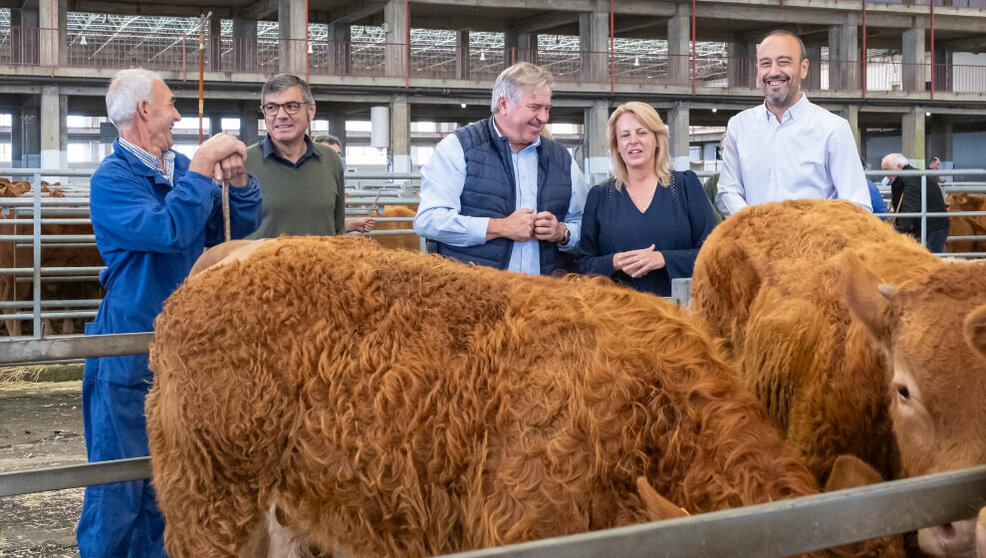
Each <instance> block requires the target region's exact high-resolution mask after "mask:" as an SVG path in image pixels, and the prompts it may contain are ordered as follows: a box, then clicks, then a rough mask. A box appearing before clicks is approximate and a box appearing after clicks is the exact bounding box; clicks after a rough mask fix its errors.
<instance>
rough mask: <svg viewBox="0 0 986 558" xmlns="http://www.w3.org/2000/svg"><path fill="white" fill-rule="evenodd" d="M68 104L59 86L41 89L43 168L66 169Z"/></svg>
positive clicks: (46, 86)
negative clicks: (60, 92) (60, 93)
mask: <svg viewBox="0 0 986 558" xmlns="http://www.w3.org/2000/svg"><path fill="white" fill-rule="evenodd" d="M67 114H68V103H67V101H66V98H65V96H64V95H59V90H58V86H57V85H45V86H44V87H42V88H41V167H42V168H46V169H60V168H65V167H66V165H67V163H68V161H67V157H66V150H67V147H68V126H67V125H66V119H67Z"/></svg>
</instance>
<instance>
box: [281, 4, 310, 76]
mask: <svg viewBox="0 0 986 558" xmlns="http://www.w3.org/2000/svg"><path fill="white" fill-rule="evenodd" d="M306 6H307V2H294V1H292V0H278V2H277V18H278V21H279V26H278V31H279V38H280V47H281V48H280V59H279V68H278V69H279V70H280V71H281V72H282V73H288V74H295V75H299V76H302V77H304V76H305V74H306V73H307V70H308V45H307V44H306V43H305V37H306V33H305V32H306V30H307V27H308V12H307V11H306V10H305V8H306Z"/></svg>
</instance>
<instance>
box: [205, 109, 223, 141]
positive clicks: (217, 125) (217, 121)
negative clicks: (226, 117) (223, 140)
mask: <svg viewBox="0 0 986 558" xmlns="http://www.w3.org/2000/svg"><path fill="white" fill-rule="evenodd" d="M207 116H208V117H209V137H210V138H211V137H212V136H214V135H216V134H218V133H221V132H222V131H223V115H221V114H216V113H212V114H209V115H207Z"/></svg>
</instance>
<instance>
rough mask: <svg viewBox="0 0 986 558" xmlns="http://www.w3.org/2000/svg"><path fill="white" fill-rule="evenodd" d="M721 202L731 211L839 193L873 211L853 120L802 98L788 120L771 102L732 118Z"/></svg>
mask: <svg viewBox="0 0 986 558" xmlns="http://www.w3.org/2000/svg"><path fill="white" fill-rule="evenodd" d="M722 160H723V168H722V174H721V175H720V177H719V192H718V194H717V195H716V205H717V206H718V207H719V209H720V210H721V211H722V212H723V214H724V215H727V216H728V215H732V214H733V213H736V212H737V211H739V210H741V209H743V208H744V207H746V206H747V205H756V204H761V203H767V202H773V201H782V200H796V199H805V198H824V199H831V198H840V199H844V200H849V201H851V202H854V203H856V204H858V205H861V206H863V207H865V208H866V209H869V210H871V211H872V207H871V206H870V193H869V189H868V188H867V186H866V176H865V175H864V174H863V165H862V163H860V161H859V153H858V152H857V150H856V140H855V139H854V138H853V135H852V130H851V129H850V128H849V123H848V122H847V121H846V120H845V119H844V118H840V117H839V116H836V115H834V114H832V113H831V112H829V111H827V110H825V109H823V108H821V107H819V106H816V105H814V104H812V103H810V102H809V101H808V97H807V96H805V95H804V94H803V93H802V95H801V99H800V100H798V102H797V103H795V104H794V106H792V107H791V108H789V109H788V110H787V112H785V113H784V117H783V120H782V121H781V122H778V121H777V118H776V117H775V116H774V115H773V114H772V113H771V112H770V111H769V110H767V106H766V104H761V105H760V106H757V107H754V108H751V109H747V110H744V111H743V112H741V113H739V114H737V115H736V116H734V117H732V118H730V119H729V125H728V127H727V128H726V137H725V139H724V140H723V155H722Z"/></svg>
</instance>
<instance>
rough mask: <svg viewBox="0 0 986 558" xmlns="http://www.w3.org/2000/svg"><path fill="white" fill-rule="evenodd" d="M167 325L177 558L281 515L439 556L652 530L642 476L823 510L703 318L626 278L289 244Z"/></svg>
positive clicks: (160, 409) (702, 492)
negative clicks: (701, 323) (625, 528)
mask: <svg viewBox="0 0 986 558" xmlns="http://www.w3.org/2000/svg"><path fill="white" fill-rule="evenodd" d="M155 326H156V327H155V339H156V341H155V343H154V345H153V347H152V350H151V367H152V369H153V370H154V372H155V377H154V386H153V389H152V390H151V392H150V394H149V396H148V399H147V421H148V432H149V437H150V450H151V460H152V467H153V482H154V486H155V488H156V490H157V495H158V499H159V503H160V507H161V510H162V512H163V513H164V516H165V518H166V529H165V540H166V546H167V550H168V553H169V555H171V556H175V557H181V556H195V557H209V556H231V555H234V554H236V553H237V552H239V551H241V550H242V549H243V547H244V546H245V545H247V544H248V541H249V540H251V536H252V535H251V533H252V532H253V531H254V530H255V529H256V528H257V526H258V525H262V524H263V517H264V514H265V512H266V511H267V510H268V509H271V508H272V507H273V508H274V509H276V517H277V519H278V521H279V522H280V523H281V524H283V525H287V526H288V527H290V528H291V529H293V530H294V531H295V532H301V533H305V534H306V536H307V537H308V539H309V541H310V542H312V543H313V544H315V545H317V546H319V547H320V548H322V549H326V550H332V551H339V552H343V553H345V554H346V555H351V556H370V555H381V556H423V555H427V554H440V553H447V552H452V551H459V550H464V549H472V548H479V547H488V546H494V545H502V544H506V543H513V542H519V541H526V540H532V539H539V538H544V537H549V536H554V535H564V534H569V533H576V532H581V531H586V530H591V529H600V528H606V527H613V526H617V525H626V524H631V523H636V522H641V521H645V520H646V519H647V518H646V517H645V511H644V509H643V504H642V503H641V499H640V496H639V494H638V491H637V489H636V485H635V479H636V478H637V477H639V476H644V477H646V479H647V480H648V481H649V483H650V484H651V486H653V487H654V488H655V489H656V490H657V491H658V492H659V493H661V494H662V495H664V496H665V497H667V498H668V499H670V500H671V501H672V502H675V503H676V504H677V505H680V506H682V507H683V508H685V509H687V510H688V511H689V512H693V513H694V512H704V511H710V510H717V509H723V508H729V507H734V506H742V505H748V504H754V503H758V502H765V501H770V500H775V499H779V498H787V497H793V496H799V495H805V494H810V493H813V492H816V491H817V485H816V483H815V481H814V479H813V478H812V476H811V475H810V474H809V472H808V471H807V469H805V467H804V466H803V465H801V464H800V463H799V462H798V461H797V460H796V459H791V458H788V457H784V456H783V455H782V453H783V452H782V448H781V441H780V439H779V438H778V436H777V434H776V432H775V431H774V430H773V429H772V428H770V427H769V426H767V425H766V424H765V422H764V420H763V413H762V410H761V407H760V405H759V404H758V402H757V401H756V399H755V398H754V397H753V396H752V395H751V394H750V393H749V392H748V391H747V390H745V389H744V388H743V387H742V385H741V384H740V383H739V382H738V381H737V380H736V373H735V372H734V371H732V370H730V367H729V365H728V364H727V363H726V362H725V361H724V360H723V358H721V357H720V356H719V354H720V353H719V351H718V349H717V348H716V346H715V345H714V343H713V342H712V340H711V339H710V337H709V336H708V335H707V334H706V333H705V332H703V331H702V330H701V329H700V328H699V327H697V325H696V322H694V321H693V319H692V318H690V317H689V316H688V315H686V313H685V312H683V311H682V310H680V309H678V308H677V307H675V306H674V305H673V304H671V303H669V302H666V301H664V300H662V299H659V298H657V297H653V296H651V295H648V294H643V293H638V292H636V291H633V290H630V289H625V288H620V287H617V286H615V285H613V284H611V283H610V282H609V281H607V280H604V279H599V278H596V279H564V280H563V279H556V278H549V277H528V276H524V275H520V274H513V273H507V272H502V271H496V270H492V269H488V268H481V267H473V266H466V265H462V264H459V263H455V262H451V261H448V260H444V259H442V258H439V257H437V256H430V255H424V254H417V253H411V252H400V251H392V250H385V249H382V248H380V247H379V246H378V245H377V244H376V243H373V242H370V241H368V240H365V239H358V238H351V237H336V238H288V237H282V238H280V239H278V240H275V241H271V242H268V243H266V244H264V245H263V246H261V247H259V248H258V249H257V250H256V251H255V252H254V253H253V254H251V255H250V256H249V257H248V258H246V259H245V260H242V261H236V262H232V263H229V264H227V265H223V266H220V267H217V268H214V269H209V270H207V271H205V272H203V273H201V274H199V275H197V276H195V277H194V278H192V279H190V280H189V281H187V282H186V283H185V284H184V285H183V286H182V287H180V288H179V289H178V291H177V292H176V293H175V294H174V295H173V296H172V297H171V298H170V299H169V300H168V301H167V303H166V305H165V308H164V311H163V313H162V314H161V316H160V317H159V318H158V320H157V322H156V324H155ZM855 552H860V551H859V549H858V548H857V549H856V550H855ZM873 552H874V550H873V548H872V547H870V548H868V549H867V550H864V551H862V554H864V555H873Z"/></svg>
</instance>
